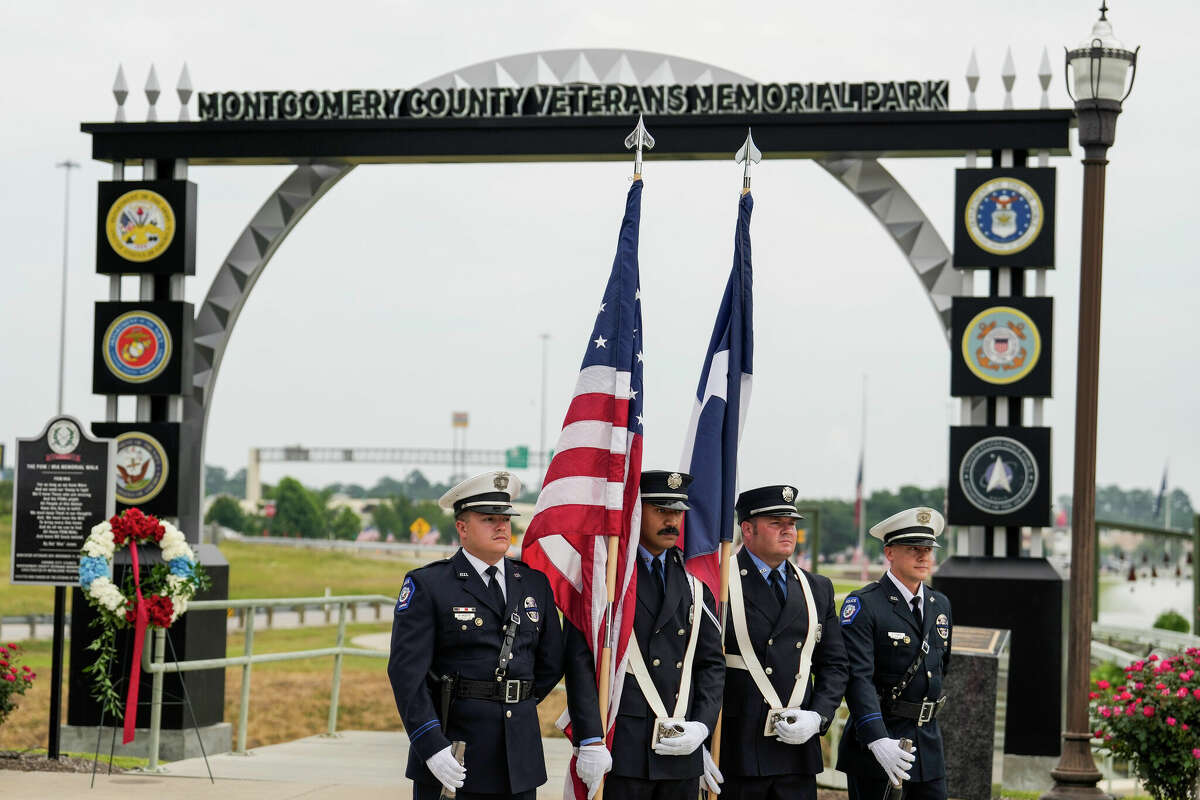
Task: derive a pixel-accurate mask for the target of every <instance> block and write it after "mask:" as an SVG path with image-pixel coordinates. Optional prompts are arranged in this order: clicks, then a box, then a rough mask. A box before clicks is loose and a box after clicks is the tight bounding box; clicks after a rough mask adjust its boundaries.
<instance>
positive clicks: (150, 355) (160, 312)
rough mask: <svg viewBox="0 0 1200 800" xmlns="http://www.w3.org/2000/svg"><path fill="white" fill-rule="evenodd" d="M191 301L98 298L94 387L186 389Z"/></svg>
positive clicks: (105, 390) (158, 391)
mask: <svg viewBox="0 0 1200 800" xmlns="http://www.w3.org/2000/svg"><path fill="white" fill-rule="evenodd" d="M192 316H193V314H192V304H191V303H182V302H176V301H172V300H161V301H157V302H155V301H148V302H144V303H113V302H109V303H96V323H95V339H94V343H95V344H94V348H93V349H94V356H93V359H92V391H93V392H94V393H96V394H143V395H168V394H184V393H185V392H186V391H188V389H189V388H190V386H191V381H192V347H191V344H192Z"/></svg>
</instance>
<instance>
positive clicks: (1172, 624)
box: [1154, 611, 1192, 633]
mask: <svg viewBox="0 0 1200 800" xmlns="http://www.w3.org/2000/svg"><path fill="white" fill-rule="evenodd" d="M1154 627H1156V628H1159V629H1160V630H1164V631H1177V632H1178V633H1188V632H1190V631H1191V629H1192V626H1191V625H1189V624H1188V621H1187V619H1185V618H1184V616H1183V614H1180V613H1179V612H1178V611H1164V612H1163V613H1161V614H1159V615H1158V619H1156V620H1154Z"/></svg>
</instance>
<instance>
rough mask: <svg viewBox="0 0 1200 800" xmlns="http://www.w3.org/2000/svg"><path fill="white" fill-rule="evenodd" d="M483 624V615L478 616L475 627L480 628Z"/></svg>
mask: <svg viewBox="0 0 1200 800" xmlns="http://www.w3.org/2000/svg"><path fill="white" fill-rule="evenodd" d="M481 625H483V617H476V618H475V627H476V628H478V627H480V626H481Z"/></svg>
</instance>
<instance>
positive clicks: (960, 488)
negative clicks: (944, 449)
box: [946, 426, 1051, 526]
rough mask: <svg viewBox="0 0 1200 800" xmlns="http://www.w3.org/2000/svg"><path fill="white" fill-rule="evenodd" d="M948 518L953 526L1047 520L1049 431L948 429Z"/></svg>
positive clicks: (1040, 523) (1038, 523)
mask: <svg viewBox="0 0 1200 800" xmlns="http://www.w3.org/2000/svg"><path fill="white" fill-rule="evenodd" d="M949 472H950V480H949V485H948V486H947V489H946V498H947V514H946V518H947V521H948V522H949V523H950V524H952V525H998V526H1009V525H1030V526H1044V525H1049V524H1050V496H1051V495H1050V429H1049V428H1022V427H1016V426H1010V427H992V426H988V427H983V426H962V427H957V426H956V427H951V428H950V470H949Z"/></svg>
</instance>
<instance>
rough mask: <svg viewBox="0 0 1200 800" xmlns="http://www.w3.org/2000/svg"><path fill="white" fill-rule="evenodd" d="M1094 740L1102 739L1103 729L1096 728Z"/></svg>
mask: <svg viewBox="0 0 1200 800" xmlns="http://www.w3.org/2000/svg"><path fill="white" fill-rule="evenodd" d="M1096 738H1097V739H1102V738H1104V729H1103V728H1096Z"/></svg>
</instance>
